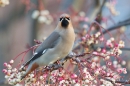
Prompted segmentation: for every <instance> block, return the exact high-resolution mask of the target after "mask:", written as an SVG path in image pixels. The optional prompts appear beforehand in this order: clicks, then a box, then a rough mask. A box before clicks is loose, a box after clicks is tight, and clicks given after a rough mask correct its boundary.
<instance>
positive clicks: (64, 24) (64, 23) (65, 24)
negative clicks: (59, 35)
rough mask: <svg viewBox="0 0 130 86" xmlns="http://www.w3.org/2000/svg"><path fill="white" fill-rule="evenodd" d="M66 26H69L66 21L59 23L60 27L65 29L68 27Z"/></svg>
mask: <svg viewBox="0 0 130 86" xmlns="http://www.w3.org/2000/svg"><path fill="white" fill-rule="evenodd" d="M68 25H69V22H68V21H67V20H65V19H63V20H62V22H61V26H62V27H65V28H66V27H68Z"/></svg>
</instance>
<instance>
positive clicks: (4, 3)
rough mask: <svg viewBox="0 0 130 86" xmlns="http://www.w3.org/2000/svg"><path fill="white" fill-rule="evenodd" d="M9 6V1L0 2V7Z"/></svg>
mask: <svg viewBox="0 0 130 86" xmlns="http://www.w3.org/2000/svg"><path fill="white" fill-rule="evenodd" d="M8 4H9V0H0V6H1V7H4V6H5V5H8Z"/></svg>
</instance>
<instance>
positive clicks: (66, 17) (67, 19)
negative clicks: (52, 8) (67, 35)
mask: <svg viewBox="0 0 130 86" xmlns="http://www.w3.org/2000/svg"><path fill="white" fill-rule="evenodd" d="M62 19H67V20H70V18H69V17H65V18H63V17H61V18H60V21H61V20H62Z"/></svg>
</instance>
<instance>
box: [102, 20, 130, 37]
mask: <svg viewBox="0 0 130 86" xmlns="http://www.w3.org/2000/svg"><path fill="white" fill-rule="evenodd" d="M127 25H130V18H129V19H126V20H124V21H122V22H119V23H118V24H116V25H114V26H112V27H110V28H108V29H107V30H105V31H103V32H102V33H103V34H106V33H107V32H109V31H113V30H116V29H119V28H118V27H121V26H127Z"/></svg>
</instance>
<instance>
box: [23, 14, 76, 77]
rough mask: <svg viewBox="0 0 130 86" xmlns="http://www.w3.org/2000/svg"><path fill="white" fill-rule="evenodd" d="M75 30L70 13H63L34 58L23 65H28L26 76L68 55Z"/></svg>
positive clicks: (72, 43)
mask: <svg viewBox="0 0 130 86" xmlns="http://www.w3.org/2000/svg"><path fill="white" fill-rule="evenodd" d="M74 41H75V32H74V28H73V25H72V22H71V18H70V16H69V14H66V13H64V14H62V15H61V16H60V17H59V21H58V24H57V26H56V28H55V29H54V31H53V32H52V33H51V34H50V35H49V36H48V37H47V38H46V39H45V40H44V41H43V42H42V43H41V44H40V45H39V46H38V47H37V48H36V50H35V51H34V54H33V55H32V58H31V59H30V60H29V61H27V62H26V63H25V64H24V65H23V66H22V67H25V66H28V67H27V69H26V71H25V74H24V75H23V76H22V77H23V78H25V77H26V76H27V75H28V74H30V73H31V72H32V71H34V70H35V69H36V68H38V67H40V66H47V65H50V64H53V63H54V62H56V61H57V60H60V59H63V58H64V57H66V56H67V55H68V54H69V53H70V52H71V51H72V48H73V45H74Z"/></svg>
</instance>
